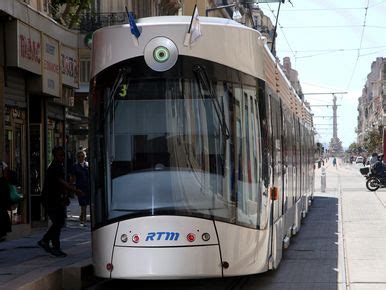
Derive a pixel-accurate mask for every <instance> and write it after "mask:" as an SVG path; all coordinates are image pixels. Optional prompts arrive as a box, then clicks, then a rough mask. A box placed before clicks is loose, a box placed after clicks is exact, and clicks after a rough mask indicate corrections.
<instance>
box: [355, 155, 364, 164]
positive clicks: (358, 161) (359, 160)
mask: <svg viewBox="0 0 386 290" xmlns="http://www.w3.org/2000/svg"><path fill="white" fill-rule="evenodd" d="M355 163H363V157H362V156H358V157H357V159H355Z"/></svg>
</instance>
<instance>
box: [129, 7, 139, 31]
mask: <svg viewBox="0 0 386 290" xmlns="http://www.w3.org/2000/svg"><path fill="white" fill-rule="evenodd" d="M126 13H127V17H128V18H129V24H130V31H131V34H132V35H134V36H135V37H136V38H138V37H139V36H140V35H141V32H140V31H139V29H138V26H137V23H135V18H134V13H133V12H128V11H127V7H126Z"/></svg>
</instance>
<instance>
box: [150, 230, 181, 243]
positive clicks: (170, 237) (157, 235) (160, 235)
mask: <svg viewBox="0 0 386 290" xmlns="http://www.w3.org/2000/svg"><path fill="white" fill-rule="evenodd" d="M179 236H180V234H179V233H174V232H150V233H147V236H146V240H145V241H154V240H157V241H160V240H164V241H177V240H178V237H179Z"/></svg>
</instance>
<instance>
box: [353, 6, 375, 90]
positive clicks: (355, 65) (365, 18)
mask: <svg viewBox="0 0 386 290" xmlns="http://www.w3.org/2000/svg"><path fill="white" fill-rule="evenodd" d="M369 1H370V0H367V5H366V8H365V16H364V20H363V28H362V33H361V38H360V42H359V48H358V53H357V58H356V60H355V64H354V68H353V70H352V73H351V76H350V80H349V82H348V84H347V90H348V88H349V87H350V85H351V81H352V79H353V77H354V74H355V71H356V68H357V65H358V61H359V57H360V53H361V48H362V43H363V35H364V33H365V28H366V21H367V12H368V10H369Z"/></svg>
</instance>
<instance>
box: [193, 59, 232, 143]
mask: <svg viewBox="0 0 386 290" xmlns="http://www.w3.org/2000/svg"><path fill="white" fill-rule="evenodd" d="M193 73H194V74H195V76H196V78H197V82H198V84H199V85H200V86H201V87H202V89H203V90H206V91H208V93H209V97H210V99H211V100H212V104H213V107H214V110H215V112H216V116H217V119H218V121H219V123H220V126H221V129H222V132H223V135H224V136H225V137H226V139H229V137H230V131H229V128H228V126H227V123H226V121H225V114H224V110H223V109H222V108H221V106H220V103H219V101H218V99H217V96H216V94H215V93H214V92H213V89H212V85H211V83H210V80H209V77H208V74H207V73H206V70H205V69H204V68H203V67H202V66H200V65H195V66H194V67H193ZM202 95H204V94H202Z"/></svg>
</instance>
